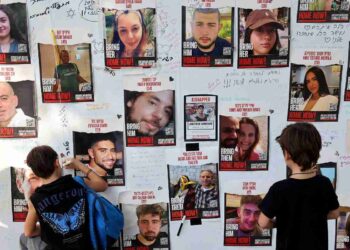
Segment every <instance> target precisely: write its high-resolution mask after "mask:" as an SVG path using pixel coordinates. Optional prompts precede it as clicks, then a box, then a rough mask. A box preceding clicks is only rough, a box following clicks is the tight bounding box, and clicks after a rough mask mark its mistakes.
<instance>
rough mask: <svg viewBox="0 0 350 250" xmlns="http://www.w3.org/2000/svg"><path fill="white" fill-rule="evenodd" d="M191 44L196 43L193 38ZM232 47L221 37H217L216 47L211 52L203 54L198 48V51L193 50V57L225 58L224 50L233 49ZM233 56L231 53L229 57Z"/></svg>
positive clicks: (190, 40)
mask: <svg viewBox="0 0 350 250" xmlns="http://www.w3.org/2000/svg"><path fill="white" fill-rule="evenodd" d="M188 41H189V42H195V40H194V38H193V37H191V38H190V39H188ZM231 47H232V45H231V44H230V43H229V42H228V41H226V40H225V39H223V38H221V37H217V38H216V40H215V47H214V49H213V50H212V51H210V52H203V51H201V50H200V49H199V48H198V47H197V48H196V49H192V56H217V57H221V56H224V48H231ZM228 56H231V53H230V54H229V55H228Z"/></svg>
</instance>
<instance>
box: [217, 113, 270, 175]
mask: <svg viewBox="0 0 350 250" xmlns="http://www.w3.org/2000/svg"><path fill="white" fill-rule="evenodd" d="M219 133H220V170H221V171H254V170H255V171H256V170H268V161H269V155H268V153H269V150H268V148H269V116H256V117H237V116H230V115H220V131H219Z"/></svg>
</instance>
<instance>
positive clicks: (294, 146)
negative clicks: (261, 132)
mask: <svg viewBox="0 0 350 250" xmlns="http://www.w3.org/2000/svg"><path fill="white" fill-rule="evenodd" d="M276 141H277V142H278V143H279V144H280V146H281V148H282V150H283V152H284V150H285V151H287V152H288V153H289V154H290V156H291V159H292V160H293V161H294V162H295V163H296V164H298V165H299V166H300V167H301V170H302V171H304V170H307V169H310V168H312V167H313V166H314V165H315V164H316V163H317V160H318V158H319V157H320V150H321V148H322V141H321V136H320V133H319V132H318V131H317V129H316V128H315V126H314V125H312V124H310V123H294V124H291V125H288V126H287V127H285V128H284V129H283V131H282V134H281V135H280V136H278V137H277V138H276Z"/></svg>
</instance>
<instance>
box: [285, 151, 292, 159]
mask: <svg viewBox="0 0 350 250" xmlns="http://www.w3.org/2000/svg"><path fill="white" fill-rule="evenodd" d="M283 156H284V159H285V160H290V159H291V156H290V154H289V153H288V151H287V150H284V151H283Z"/></svg>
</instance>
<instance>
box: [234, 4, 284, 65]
mask: <svg viewBox="0 0 350 250" xmlns="http://www.w3.org/2000/svg"><path fill="white" fill-rule="evenodd" d="M237 5H238V6H239V8H238V27H239V34H238V61H237V67H238V68H273V67H288V66H289V47H290V43H289V40H290V3H289V2H288V1H285V0H280V1H264V3H262V1H260V0H255V1H254V0H253V1H249V3H247V1H244V0H238V1H237Z"/></svg>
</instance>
